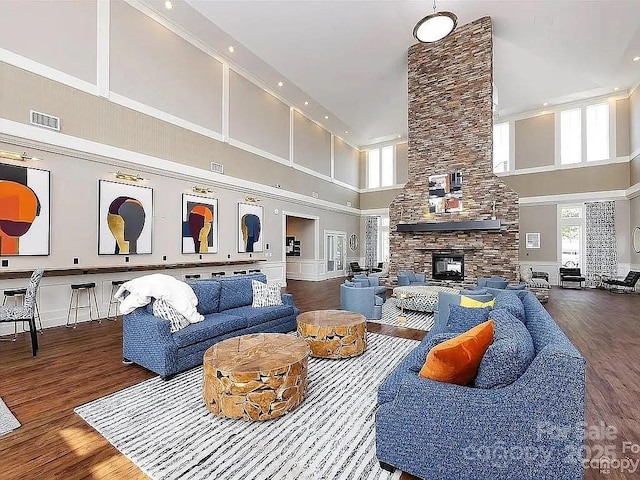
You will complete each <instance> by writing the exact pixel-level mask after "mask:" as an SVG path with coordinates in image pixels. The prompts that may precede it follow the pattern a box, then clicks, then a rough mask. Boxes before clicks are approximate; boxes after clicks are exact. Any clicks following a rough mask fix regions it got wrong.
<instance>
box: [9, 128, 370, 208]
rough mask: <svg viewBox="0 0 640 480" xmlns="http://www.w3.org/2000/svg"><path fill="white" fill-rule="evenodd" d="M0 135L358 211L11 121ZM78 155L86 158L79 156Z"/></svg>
mask: <svg viewBox="0 0 640 480" xmlns="http://www.w3.org/2000/svg"><path fill="white" fill-rule="evenodd" d="M0 134H3V135H7V136H9V137H15V138H1V140H2V141H4V142H7V143H13V144H16V145H20V146H26V147H31V148H36V149H39V150H44V151H50V152H54V153H60V154H63V155H72V156H74V157H77V158H82V159H85V160H91V161H95V162H100V163H105V164H108V165H114V164H117V165H121V166H124V167H129V168H138V169H144V170H145V171H146V172H149V173H156V174H158V175H163V176H166V177H171V178H181V179H185V180H188V181H198V182H200V183H202V181H208V182H210V183H211V184H213V185H214V186H218V187H220V188H228V189H231V190H236V191H249V192H250V193H252V194H258V195H263V196H268V197H271V198H276V199H279V200H285V201H290V202H294V203H301V204H304V205H308V206H311V207H316V208H320V209H323V210H330V211H337V212H341V213H347V214H352V215H360V210H359V209H357V208H353V207H347V206H344V205H340V204H337V203H334V202H330V201H327V200H323V199H318V198H313V197H311V196H307V195H303V194H300V193H297V192H291V191H287V190H282V189H279V188H276V187H272V186H269V185H263V184H259V183H256V182H252V181H249V180H244V179H241V178H237V177H231V176H228V175H224V174H219V173H215V172H211V171H208V170H203V169H201V168H196V167H192V166H189V165H185V164H182V163H177V162H172V161H169V160H164V159H162V158H158V157H153V156H151V155H146V154H143V153H139V152H134V151H131V150H125V149H123V148H119V147H114V146H111V145H105V144H102V143H98V142H94V141H91V140H85V139H83V138H78V137H73V136H71V135H66V134H62V133H58V132H54V131H50V130H46V129H43V128H38V127H34V126H31V125H26V124H23V123H19V122H14V121H12V120H7V119H3V118H0ZM24 140H28V142H24ZM29 141H30V142H29ZM31 142H35V143H31ZM52 147H54V148H52ZM55 147H59V148H55ZM78 153H81V154H85V155H79V154H78ZM86 154H88V155H86ZM245 193H246V192H245Z"/></svg>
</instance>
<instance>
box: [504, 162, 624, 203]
mask: <svg viewBox="0 0 640 480" xmlns="http://www.w3.org/2000/svg"><path fill="white" fill-rule="evenodd" d="M502 179H503V181H504V182H505V183H506V184H507V185H509V186H510V187H511V188H512V189H513V190H515V191H516V192H517V193H518V195H519V196H520V197H537V196H541V195H559V194H565V193H583V192H598V191H608V190H625V189H626V188H628V187H629V164H628V163H626V162H625V163H613V164H609V165H600V166H594V167H580V168H571V169H563V170H556V171H553V172H542V173H531V174H527V175H511V176H507V177H502Z"/></svg>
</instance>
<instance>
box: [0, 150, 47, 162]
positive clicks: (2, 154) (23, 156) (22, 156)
mask: <svg viewBox="0 0 640 480" xmlns="http://www.w3.org/2000/svg"><path fill="white" fill-rule="evenodd" d="M0 158H6V159H7V160H20V161H22V162H26V161H27V160H40V159H39V158H36V157H32V156H30V155H27V152H24V153H17V152H7V151H5V150H0Z"/></svg>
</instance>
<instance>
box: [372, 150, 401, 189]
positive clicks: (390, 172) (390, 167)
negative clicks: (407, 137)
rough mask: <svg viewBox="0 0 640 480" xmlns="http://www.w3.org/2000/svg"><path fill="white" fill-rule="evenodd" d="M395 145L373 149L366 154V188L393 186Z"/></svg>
mask: <svg viewBox="0 0 640 480" xmlns="http://www.w3.org/2000/svg"><path fill="white" fill-rule="evenodd" d="M394 154H395V145H387V146H386V147H382V148H373V149H371V150H369V151H368V153H367V188H379V187H390V186H392V185H394V184H395V175H394V171H395V159H394V156H395V155H394Z"/></svg>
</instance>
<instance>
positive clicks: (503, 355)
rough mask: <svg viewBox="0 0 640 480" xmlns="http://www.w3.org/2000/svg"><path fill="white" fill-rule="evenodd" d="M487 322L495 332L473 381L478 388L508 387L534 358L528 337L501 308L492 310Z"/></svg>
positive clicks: (516, 322)
mask: <svg viewBox="0 0 640 480" xmlns="http://www.w3.org/2000/svg"><path fill="white" fill-rule="evenodd" d="M490 318H491V319H492V320H493V321H494V322H495V332H494V335H493V343H492V344H491V345H490V346H489V348H488V349H487V351H486V352H485V354H484V357H483V358H482V362H480V367H479V368H478V375H477V376H476V379H475V381H474V386H475V387H478V388H499V387H506V386H507V385H511V384H512V383H513V382H515V381H516V380H517V379H518V378H520V376H521V375H522V374H523V373H524V372H525V371H526V370H527V368H529V365H530V364H531V362H532V361H533V358H534V356H535V349H534V347H533V340H532V339H531V335H530V334H529V331H528V330H527V327H525V326H524V324H523V323H522V322H521V321H520V320H518V319H517V318H516V317H514V316H513V315H512V314H510V313H509V312H508V311H507V310H505V309H502V308H499V309H496V310H493V311H492V312H491V314H490Z"/></svg>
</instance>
